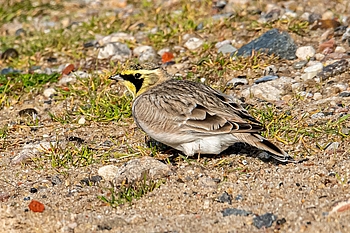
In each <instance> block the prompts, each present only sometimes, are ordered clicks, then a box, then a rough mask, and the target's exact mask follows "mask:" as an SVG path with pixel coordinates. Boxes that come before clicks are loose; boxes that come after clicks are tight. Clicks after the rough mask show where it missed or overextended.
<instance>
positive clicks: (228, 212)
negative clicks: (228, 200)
mask: <svg viewBox="0 0 350 233" xmlns="http://www.w3.org/2000/svg"><path fill="white" fill-rule="evenodd" d="M221 213H222V215H223V216H224V217H226V216H230V215H236V216H248V215H250V214H252V212H251V211H246V210H241V209H236V208H226V209H224V210H223V211H221Z"/></svg>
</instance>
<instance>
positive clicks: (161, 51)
mask: <svg viewBox="0 0 350 233" xmlns="http://www.w3.org/2000/svg"><path fill="white" fill-rule="evenodd" d="M170 51H171V50H170V48H163V49H161V50H158V53H157V54H158V55H159V56H163V54H164V53H169V52H170Z"/></svg>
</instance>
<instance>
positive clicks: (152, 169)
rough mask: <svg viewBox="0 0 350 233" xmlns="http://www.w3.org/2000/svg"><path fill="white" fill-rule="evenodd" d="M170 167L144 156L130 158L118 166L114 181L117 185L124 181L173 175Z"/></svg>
mask: <svg viewBox="0 0 350 233" xmlns="http://www.w3.org/2000/svg"><path fill="white" fill-rule="evenodd" d="M171 174H172V172H171V170H170V168H169V167H168V166H167V165H165V164H164V163H162V162H160V161H158V160H156V159H154V158H151V157H146V156H145V157H142V158H137V159H133V160H130V161H128V162H126V163H125V164H124V165H122V166H121V167H119V168H118V171H117V173H116V175H115V179H114V183H115V184H116V185H119V184H122V183H123V182H127V183H134V182H137V181H141V180H143V179H144V178H145V176H146V178H147V179H160V178H164V177H166V176H169V175H171Z"/></svg>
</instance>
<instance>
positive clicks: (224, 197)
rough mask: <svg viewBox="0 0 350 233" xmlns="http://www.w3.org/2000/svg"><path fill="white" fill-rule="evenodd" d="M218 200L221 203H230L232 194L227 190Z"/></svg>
mask: <svg viewBox="0 0 350 233" xmlns="http://www.w3.org/2000/svg"><path fill="white" fill-rule="evenodd" d="M217 201H218V202H220V203H228V204H230V205H231V204H232V195H230V194H228V193H227V192H224V193H223V194H221V195H220V196H219V197H218V199H217Z"/></svg>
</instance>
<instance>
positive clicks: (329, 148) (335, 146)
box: [325, 142, 340, 152]
mask: <svg viewBox="0 0 350 233" xmlns="http://www.w3.org/2000/svg"><path fill="white" fill-rule="evenodd" d="M339 145H340V143H339V142H332V143H329V145H328V146H327V148H326V149H325V151H326V152H334V151H336V150H337V149H338V148H339Z"/></svg>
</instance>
